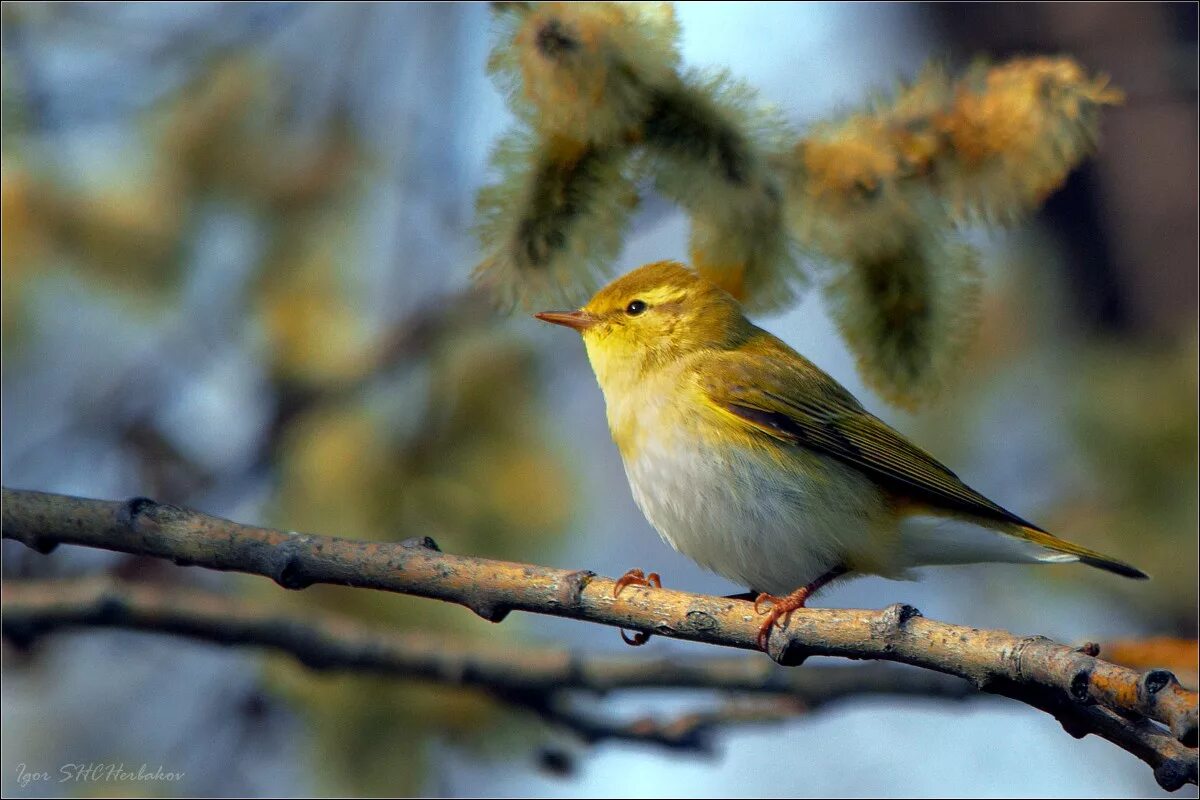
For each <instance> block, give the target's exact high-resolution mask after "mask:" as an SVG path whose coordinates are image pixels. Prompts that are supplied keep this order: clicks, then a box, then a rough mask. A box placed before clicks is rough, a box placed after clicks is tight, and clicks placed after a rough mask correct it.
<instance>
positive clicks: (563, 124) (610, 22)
mask: <svg viewBox="0 0 1200 800" xmlns="http://www.w3.org/2000/svg"><path fill="white" fill-rule="evenodd" d="M497 17H498V23H497V24H498V27H499V30H498V32H497V34H498V44H497V46H496V47H495V48H494V49H493V51H492V54H491V56H490V58H489V60H488V71H489V72H490V73H492V75H493V77H494V78H495V79H496V81H497V82H498V83H499V84H500V86H501V88H502V90H503V91H504V92H505V94H506V95H507V97H508V100H509V105H510V107H512V108H513V110H514V111H516V112H517V113H518V114H519V115H521V116H522V118H523V119H524V120H525V121H526V122H527V123H528V124H529V125H530V127H531V128H532V129H533V130H534V131H536V132H537V133H538V135H540V136H543V137H547V138H558V139H563V140H566V141H569V142H575V143H581V144H583V143H590V144H598V145H612V144H615V143H617V142H619V141H621V140H623V139H626V138H628V137H629V136H630V135H631V133H632V132H633V131H634V130H635V129H636V128H637V127H638V126H639V125H640V124H641V122H642V120H644V119H645V117H646V115H647V113H649V109H650V106H651V105H652V104H653V102H654V94H655V92H656V91H657V90H658V89H659V88H661V87H663V86H667V85H670V84H672V83H674V82H675V81H676V77H677V75H676V73H677V69H678V65H679V53H678V50H677V46H676V41H677V39H678V37H679V27H678V24H677V23H676V21H675V14H674V10H673V8H672V6H671V4H669V3H558V2H553V3H537V4H532V5H529V6H525V7H513V8H509V9H502V10H501V11H500V13H499V14H498V15H497Z"/></svg>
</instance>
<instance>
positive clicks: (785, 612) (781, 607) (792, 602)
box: [754, 565, 849, 652]
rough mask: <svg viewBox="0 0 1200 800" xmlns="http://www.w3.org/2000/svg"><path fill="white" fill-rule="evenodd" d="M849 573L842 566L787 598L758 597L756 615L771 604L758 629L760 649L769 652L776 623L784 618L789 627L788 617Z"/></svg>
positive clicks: (765, 595)
mask: <svg viewBox="0 0 1200 800" xmlns="http://www.w3.org/2000/svg"><path fill="white" fill-rule="evenodd" d="M847 572H849V570H848V569H846V567H843V566H841V565H839V566H836V567H834V568H833V569H831V570H829V571H828V572H826V573H825V574H824V575H822V576H821V577H819V578H817V579H816V580H815V581H813V582H812V583H810V584H808V585H807V586H801V587H800V588H799V589H797V590H796V591H794V592H792V593H791V594H789V595H787V596H785V597H776V596H775V595H773V594H767V593H766V592H763V593H762V594H760V595H759V596H758V597H756V598H754V613H755V614H761V613H762V610H761V606H762V604H763V603H766V602H768V601H769V602H770V603H771V610H770V611H769V612H767V619H766V621H765V622H763V624H762V626H761V627H760V628H759V629H758V648H759V649H760V650H762V651H763V652H767V644H768V643H769V642H770V641H771V629H772V628H773V627H775V623H776V622H778V621H779V618H780V617H783V624H784V625H787V622H788V617H789V616H791V613H792V612H793V611H795V610H796V609H797V608H804V604H805V603H806V602H808V598H809V597H811V596H812V594H813V592H815V591H817V590H818V589H820V588H821V587H822V586H824V585H825V584H827V583H829V582H830V581H832V580H835V579H837V578H839V577H841V576H842V575H845V574H846V573H847Z"/></svg>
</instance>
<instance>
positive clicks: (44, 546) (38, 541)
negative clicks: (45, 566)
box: [28, 536, 58, 556]
mask: <svg viewBox="0 0 1200 800" xmlns="http://www.w3.org/2000/svg"><path fill="white" fill-rule="evenodd" d="M28 544H29V546H30V547H32V548H33V549H34V550H36V551H37V552H39V553H41V554H42V555H44V556H48V555H50V554H51V553H53V552H54V551H55V550H56V549H58V542H57V541H55V540H53V539H49V538H47V537H45V536H34V537H33V538H32V539H31V540H30V541H29V542H28Z"/></svg>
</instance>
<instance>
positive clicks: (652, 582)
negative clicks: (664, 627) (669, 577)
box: [613, 569, 662, 647]
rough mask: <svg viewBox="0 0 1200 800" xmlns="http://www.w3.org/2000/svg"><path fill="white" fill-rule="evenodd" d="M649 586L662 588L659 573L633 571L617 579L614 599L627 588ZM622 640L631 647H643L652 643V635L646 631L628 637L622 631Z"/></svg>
mask: <svg viewBox="0 0 1200 800" xmlns="http://www.w3.org/2000/svg"><path fill="white" fill-rule="evenodd" d="M631 585H632V586H649V587H652V588H654V589H661V588H662V578H660V577H659V575H658V573H657V572H651V573H650V574H649V575H647V574H646V573H644V572H642V571H641V570H640V569H631V570H629V571H628V572H626V573H625V574H624V575H622V576H621V577H620V578H618V579H617V582H616V583H615V584H614V585H613V597H616V596H617V595H619V594H620V593H621V590H622V589H624V588H625V587H626V586H631ZM621 640H622V641H623V642H625V644H627V645H629V646H630V647H641V646H642V645H644V644H645V643H646V642H648V641H650V634H648V633H646V632H645V631H637V632H636V633H634V634H633V636H626V635H625V631H624V630H622V631H621Z"/></svg>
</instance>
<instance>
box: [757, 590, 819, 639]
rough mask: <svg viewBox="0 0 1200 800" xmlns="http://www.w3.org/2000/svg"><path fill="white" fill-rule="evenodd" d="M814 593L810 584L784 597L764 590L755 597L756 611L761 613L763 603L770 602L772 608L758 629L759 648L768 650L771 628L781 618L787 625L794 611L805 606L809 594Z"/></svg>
mask: <svg viewBox="0 0 1200 800" xmlns="http://www.w3.org/2000/svg"><path fill="white" fill-rule="evenodd" d="M811 594H812V589H811V588H810V587H808V586H803V587H801V588H799V589H797V590H796V591H794V592H792V593H791V594H789V595H786V596H784V597H776V596H775V595H773V594H767V593H766V592H763V593H762V594H760V595H759V596H758V597H756V598H754V613H756V614H761V613H763V611H762V608H761V606H762V604H763V603H770V604H771V610H770V611H768V612H767V618H766V620H765V621H764V622H763V624H762V625H761V626H759V629H758V649H759V650H762V651H763V652H766V651H767V642H768V641H770V639H771V629H772V628H774V627H775V623H776V622H778V621H779V620H780V619H782V620H783V624H784V625H787V623H788V618H789V617H791V614H792V612H793V611H795V610H796V609H798V608H804V604H805V603H806V602H808V598H809V595H811Z"/></svg>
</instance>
